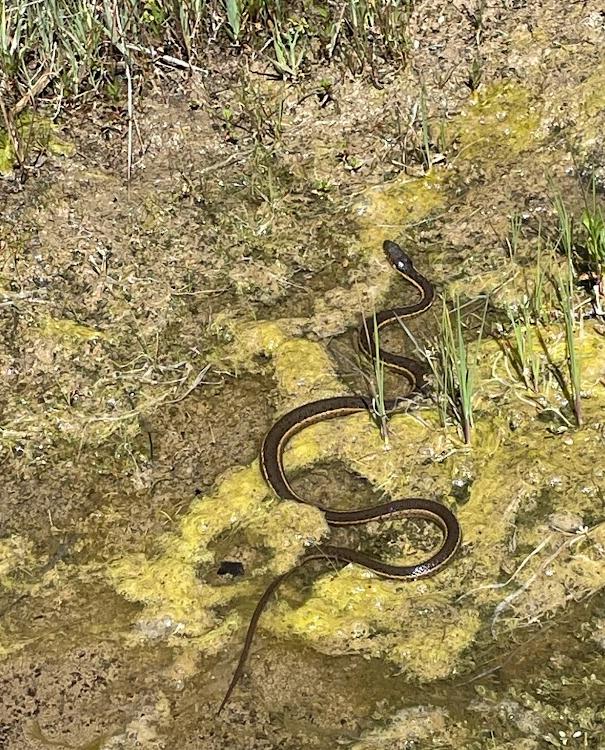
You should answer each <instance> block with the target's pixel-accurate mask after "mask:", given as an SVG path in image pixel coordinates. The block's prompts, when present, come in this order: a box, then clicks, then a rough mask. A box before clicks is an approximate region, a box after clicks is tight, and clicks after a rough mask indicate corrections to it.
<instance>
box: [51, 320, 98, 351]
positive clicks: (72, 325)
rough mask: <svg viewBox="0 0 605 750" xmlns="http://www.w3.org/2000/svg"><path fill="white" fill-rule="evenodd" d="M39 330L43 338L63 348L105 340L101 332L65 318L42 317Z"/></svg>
mask: <svg viewBox="0 0 605 750" xmlns="http://www.w3.org/2000/svg"><path fill="white" fill-rule="evenodd" d="M39 330H40V333H41V334H42V335H43V336H45V337H48V338H52V339H54V340H55V341H57V342H60V343H61V344H62V345H63V346H66V345H74V344H77V343H79V342H81V341H94V340H96V339H105V338H107V335H106V334H105V333H103V332H102V331H99V330H98V329H96V328H92V327H91V326H86V325H83V324H82V323H76V322H75V320H69V319H67V318H51V317H43V318H42V319H41V320H40V323H39Z"/></svg>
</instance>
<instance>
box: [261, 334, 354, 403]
mask: <svg viewBox="0 0 605 750" xmlns="http://www.w3.org/2000/svg"><path fill="white" fill-rule="evenodd" d="M273 355H274V356H273V364H274V367H275V378H276V380H277V385H278V387H279V392H280V394H281V395H282V397H283V398H284V400H285V401H286V402H287V404H288V406H297V405H299V404H301V403H306V402H308V401H314V400H315V399H318V398H327V397H328V396H336V395H342V393H343V386H342V383H341V382H340V381H339V379H338V378H337V376H336V373H335V372H334V368H333V367H332V363H331V361H330V357H329V356H328V354H327V352H326V350H325V348H324V347H323V346H321V344H318V343H316V342H313V341H307V340H305V339H296V340H288V341H285V342H284V343H283V344H281V345H280V346H278V347H276V348H275V349H274V351H273Z"/></svg>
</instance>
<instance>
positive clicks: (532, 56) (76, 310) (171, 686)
mask: <svg viewBox="0 0 605 750" xmlns="http://www.w3.org/2000/svg"><path fill="white" fill-rule="evenodd" d="M604 30H605V3H602V2H597V1H593V2H584V3H570V4H567V5H565V6H562V5H561V3H558V2H554V0H552V1H548V0H545V1H544V2H540V3H525V2H513V1H511V2H505V3H502V2H492V1H491V0H488V1H487V2H484V3H479V4H477V3H467V2H455V3H452V2H435V0H431V2H429V1H428V0H426V1H420V2H417V3H415V7H414V10H413V12H412V16H411V21H410V25H409V29H408V32H407V33H408V35H409V40H410V51H409V59H408V60H407V64H406V66H405V67H404V66H401V67H399V68H393V67H392V66H389V65H387V64H385V65H384V68H381V69H380V70H378V71H375V73H377V74H378V75H377V76H376V75H374V76H373V80H369V79H368V78H366V77H364V76H360V77H357V78H353V77H352V76H351V75H349V74H345V73H343V72H342V71H341V70H338V69H336V68H325V69H314V70H312V71H310V72H309V74H308V75H307V76H305V77H303V78H302V80H300V81H298V82H287V81H278V80H275V79H272V78H270V77H267V76H266V75H264V74H263V73H265V72H266V71H248V72H243V71H242V69H240V67H239V66H238V65H236V64H235V63H233V65H229V66H223V67H221V63H220V61H217V63H216V65H215V68H214V69H213V70H212V72H211V73H210V74H208V75H203V74H199V75H198V74H194V75H192V76H188V77H184V76H182V75H181V74H180V73H177V72H166V71H163V72H162V74H161V76H160V75H158V77H157V80H155V81H154V86H153V89H151V88H150V89H149V90H148V91H147V92H146V93H141V94H140V96H139V98H138V99H137V102H136V120H137V134H138V135H137V142H136V153H135V159H134V169H133V176H132V180H131V181H130V183H128V182H127V180H126V148H127V146H126V122H125V120H124V118H123V117H121V116H120V114H119V113H116V112H115V111H114V110H112V109H111V107H109V105H107V104H104V103H103V102H101V101H99V102H96V103H89V104H87V105H86V107H85V108H84V107H83V108H82V109H80V110H76V111H71V112H70V113H69V114H65V116H64V117H63V119H62V120H61V121H60V122H59V123H57V130H56V137H57V139H60V140H61V142H64V143H66V144H69V146H70V149H69V151H70V152H71V153H70V154H69V155H68V156H50V155H49V156H48V158H47V159H46V161H45V162H44V163H43V164H41V165H38V166H37V167H36V168H35V169H34V168H32V169H31V170H30V171H29V172H28V173H27V175H26V176H27V179H26V180H25V181H23V180H22V179H21V177H22V175H18V174H17V173H11V174H7V175H5V176H3V178H2V179H1V180H0V199H1V201H2V206H3V208H2V212H1V215H0V369H1V372H2V383H3V387H2V388H1V389H0V425H1V433H0V462H1V463H2V467H3V482H2V489H1V490H0V696H1V697H0V747H6V748H10V749H11V750H13V749H14V750H22V749H26V748H27V749H28V750H29V749H30V748H31V749H35V750H38V749H41V748H47V747H55V748H63V747H65V748H79V749H81V750H84V749H85V748H86V749H92V748H98V749H99V750H100V749H101V748H103V749H107V750H109V749H117V748H157V749H158V750H160V749H162V750H163V749H168V748H183V749H187V748H200V749H202V750H223V749H226V748H229V750H240V749H241V750H244V748H245V749H246V750H252V749H259V750H260V749H261V748H281V749H282V750H298V749H299V748H303V747H304V748H307V747H309V748H318V750H324V749H325V750H328V748H330V749H331V748H333V747H335V746H336V745H345V746H348V747H351V748H353V750H379V749H380V748H383V747H384V748H386V747H388V748H389V749H390V750H397V749H398V748H402V749H403V748H436V747H442V748H445V747H452V748H460V747H464V748H468V749H469V750H471V749H472V748H477V750H480V749H483V748H494V749H495V748H513V747H514V748H527V750H531V749H532V748H546V747H583V748H584V747H586V748H600V747H603V746H604V744H605V713H604V711H603V706H604V705H605V674H604V672H603V667H602V659H603V656H602V652H603V648H605V645H604V644H605V636H604V635H603V633H604V632H605V599H604V594H603V589H604V587H605V574H604V573H603V570H605V566H604V564H603V563H604V561H603V555H604V553H603V550H604V549H605V538H603V529H602V527H601V524H602V523H603V520H604V517H605V479H604V469H603V468H602V460H601V457H602V450H603V446H602V444H603V440H604V437H603V435H604V431H603V419H602V413H603V412H602V409H603V406H604V405H605V403H604V402H605V394H604V393H603V391H604V389H603V383H604V382H605V380H603V377H604V376H605V353H604V349H605V339H604V338H603V334H602V331H601V330H600V329H599V323H598V321H597V322H596V323H595V321H592V320H588V321H587V322H586V331H585V333H584V334H583V335H584V338H583V339H582V341H583V342H584V343H583V344H582V346H583V347H584V349H583V352H584V356H585V361H586V365H585V368H584V371H583V377H584V380H585V385H586V393H585V394H583V396H585V409H586V414H585V423H586V424H585V426H584V427H583V428H582V429H578V430H574V429H571V428H570V427H569V426H568V423H569V412H568V411H565V409H566V408H567V406H566V401H565V399H564V398H562V397H561V396H560V394H559V397H556V396H553V395H552V393H554V392H555V391H554V390H551V399H552V405H553V408H552V410H550V411H549V409H543V410H542V411H541V413H540V415H538V414H537V412H536V408H535V404H533V402H531V400H530V401H529V406H528V398H527V394H526V393H523V394H521V396H522V397H519V391H518V388H517V386H516V385H514V384H511V381H510V378H512V376H511V373H510V368H509V371H508V372H503V371H502V369H499V368H502V366H503V365H502V362H503V359H502V353H501V352H500V350H499V349H498V347H497V346H496V345H493V346H492V347H491V348H490V346H491V344H493V341H492V342H491V344H490V343H487V344H486V343H485V342H482V343H483V346H482V348H481V354H480V371H481V372H480V375H479V376H478V378H479V380H480V382H481V383H482V386H483V391H482V394H483V395H480V396H479V398H478V412H477V420H476V421H477V425H476V429H477V432H476V435H477V438H476V439H475V441H474V442H473V446H472V448H467V447H465V446H464V445H463V444H462V443H461V441H460V438H459V436H458V434H457V431H456V428H455V426H453V425H451V424H450V425H449V426H448V427H447V428H443V427H441V426H440V425H439V420H438V413H437V410H436V409H435V408H434V406H432V405H431V402H430V399H429V398H428V397H427V398H425V399H421V398H419V399H418V402H417V404H416V406H413V407H412V408H411V409H410V413H409V414H406V415H403V416H401V417H400V418H399V419H398V420H397V419H394V420H393V427H392V449H391V451H390V452H385V451H384V449H383V446H382V444H381V441H380V438H379V437H378V436H377V434H376V433H377V431H376V430H374V429H372V428H371V427H370V426H369V424H368V420H367V419H365V420H363V419H360V420H358V421H357V422H355V421H354V420H353V421H352V423H351V426H350V427H349V426H347V427H345V426H343V425H341V424H340V423H338V424H336V423H331V424H329V425H319V426H318V427H317V429H316V428H315V427H314V428H312V430H309V431H308V432H309V436H307V437H302V436H301V439H300V440H298V441H297V442H296V443H295V444H294V447H293V449H292V451H291V452H290V453H289V454H288V465H289V467H290V468H291V469H292V472H293V476H294V478H295V480H294V484H295V486H296V488H297V490H298V491H299V492H300V493H301V494H303V495H304V496H305V497H307V496H308V497H310V498H312V499H313V500H315V501H324V500H325V498H326V497H329V498H330V503H331V504H332V505H333V506H334V507H351V506H352V505H353V504H356V505H359V506H364V505H368V504H371V503H372V502H376V501H378V499H379V498H381V497H382V496H383V495H384V494H386V495H388V496H400V495H401V493H404V494H410V495H420V496H427V497H435V498H436V499H439V500H441V501H443V502H446V503H447V504H448V505H450V506H451V507H452V508H453V509H454V510H455V512H456V513H457V515H458V518H459V519H460V522H461V525H462V527H463V533H464V540H465V542H464V545H463V548H462V551H461V553H460V555H459V557H458V558H457V559H456V561H454V563H452V565H451V566H450V567H448V569H447V570H445V571H444V572H443V574H442V575H439V576H438V577H436V578H434V579H431V580H430V581H429V582H427V583H424V582H417V583H414V584H410V585H409V587H408V586H406V585H403V584H401V583H397V582H392V581H383V580H378V579H376V578H374V577H372V576H371V575H368V574H367V571H359V570H357V571H351V570H350V568H351V567H352V566H349V568H347V569H346V570H343V571H336V570H331V569H329V570H326V569H325V568H324V569H322V568H321V567H316V568H312V569H311V568H309V570H303V571H301V572H299V573H297V574H296V575H294V576H292V577H291V578H290V579H289V581H288V583H287V584H286V585H285V586H284V587H283V589H282V590H281V591H280V594H279V597H278V600H277V601H276V602H274V603H272V604H271V605H270V607H269V609H268V611H267V613H266V615H265V616H264V618H263V620H262V621H261V627H260V628H259V632H258V635H257V638H256V640H255V643H254V647H253V653H252V655H251V658H250V661H249V663H248V666H247V668H246V671H245V675H244V677H243V679H242V680H241V683H240V684H239V686H238V687H237V689H236V691H235V692H234V695H233V698H232V700H231V701H230V703H229V704H228V705H227V706H226V708H225V709H224V711H223V712H222V713H221V714H220V716H217V715H216V709H217V707H218V705H219V704H220V701H221V699H222V696H223V694H224V691H225V689H226V687H227V684H228V681H229V679H230V677H231V674H232V671H233V669H234V667H235V663H236V659H237V656H238V654H239V649H240V647H241V645H242V642H243V638H244V628H245V625H246V621H247V618H248V617H249V616H250V614H251V612H252V608H253V606H254V603H255V602H256V601H257V600H258V597H259V596H260V595H261V593H262V591H263V588H264V586H266V585H267V584H268V583H269V582H270V580H272V578H273V577H274V576H275V575H276V574H279V573H282V572H285V570H287V569H288V568H289V567H291V566H292V565H293V564H294V562H295V561H296V559H297V557H298V556H299V555H300V554H301V552H302V551H303V549H304V548H305V546H306V545H309V544H315V543H317V542H319V541H320V540H321V539H322V538H325V535H326V534H327V528H326V526H325V523H324V521H323V519H322V516H321V514H320V513H319V512H318V511H316V510H314V509H312V508H306V507H305V508H302V507H301V506H299V505H297V504H293V503H283V504H279V503H277V501H276V500H275V499H273V498H271V496H270V493H269V492H268V490H267V489H266V486H265V485H264V483H263V481H262V477H261V475H260V472H259V470H258V464H257V462H256V459H257V456H258V450H259V445H260V443H261V441H262V438H263V436H264V434H265V433H266V431H267V430H268V429H269V427H270V426H271V425H272V424H273V422H274V421H275V419H276V418H277V417H278V416H279V414H281V413H283V412H284V411H285V410H286V409H287V408H290V407H291V406H294V405H297V404H300V403H305V402H307V401H310V400H313V399H315V398H321V397H324V396H328V395H334V394H337V393H346V392H351V391H352V392H359V391H360V390H362V389H363V390H365V389H366V388H367V385H366V381H365V380H364V377H363V376H362V375H360V368H363V367H364V365H363V363H361V362H360V360H359V357H358V355H357V353H356V350H355V344H354V342H355V331H356V329H357V326H358V324H359V320H360V318H361V315H362V314H368V313H369V312H371V310H372V309H373V308H372V306H374V307H375V308H376V309H381V308H382V307H385V306H390V305H392V304H401V303H402V300H404V303H405V301H406V300H407V299H408V298H407V297H406V294H408V291H407V290H405V289H403V288H402V283H401V281H400V280H399V279H397V278H396V275H395V274H393V273H392V272H391V270H390V269H389V268H388V265H387V264H386V263H385V262H384V260H383V258H382V255H381V250H380V247H381V244H382V241H383V240H384V239H386V238H391V239H395V240H397V241H399V242H401V243H402V244H404V245H405V246H406V248H408V249H409V252H410V255H412V257H413V258H414V261H415V263H416V265H417V266H418V267H419V268H420V269H421V270H422V271H423V272H424V273H426V274H427V275H428V276H429V277H430V278H431V280H433V281H434V283H435V286H436V288H437V289H438V291H440V292H443V293H444V294H445V293H447V294H448V295H455V294H458V295H460V299H461V300H462V301H463V303H466V302H469V303H470V304H469V306H468V309H467V318H466V320H467V323H468V330H469V332H472V331H473V329H475V332H476V327H477V320H478V317H479V316H480V315H481V312H482V310H483V305H484V301H485V298H486V296H489V312H488V314H489V316H490V321H491V320H492V319H493V320H494V321H497V320H501V319H503V312H502V311H503V310H505V309H506V306H507V305H510V304H513V303H515V304H516V303H517V302H518V300H519V299H521V297H522V295H523V293H524V284H525V281H526V279H527V274H528V273H530V274H531V273H533V269H534V267H535V263H536V255H537V252H538V250H537V247H538V238H539V237H541V238H543V239H544V240H545V241H547V240H548V239H553V238H554V237H556V234H557V230H556V226H557V224H556V218H555V211H554V208H553V202H552V201H553V195H554V194H555V193H556V192H557V191H558V192H560V193H561V194H562V195H563V196H564V197H565V200H566V201H567V202H568V205H569V208H570V210H571V211H572V212H574V213H575V214H576V215H579V212H581V210H582V205H583V195H584V194H585V192H586V190H587V188H588V186H589V180H590V179H591V178H594V180H595V185H596V186H597V188H598V191H599V198H600V191H601V189H602V187H603V183H604V174H603V147H604V140H603V133H604V132H605V129H604V128H603V125H604V124H605V115H604V114H603V106H602V104H603V102H602V93H601V92H602V90H603V84H604V83H605V60H604V58H603V54H602V46H603V45H602V38H603V31H604ZM325 80H329V81H330V82H331V86H330V92H331V93H330V97H329V98H328V99H327V100H326V99H325V97H320V96H318V95H317V94H316V93H315V92H317V91H318V89H319V88H321V86H320V83H321V81H325ZM322 90H325V87H324V88H323V89H322ZM261 105H262V107H263V109H264V111H265V112H269V113H272V115H271V121H270V122H269V118H267V117H265V118H264V119H263V118H261V121H260V123H259V120H258V117H257V116H256V115H257V114H258V107H259V106H261ZM422 107H426V111H427V115H426V117H427V123H428V137H424V136H423V123H422V117H421V115H420V114H419V112H420V111H421V109H422ZM226 108H229V109H230V110H231V111H232V112H233V113H235V114H234V117H233V118H231V119H229V121H225V118H224V115H223V113H224V111H225V109H226ZM427 123H425V126H426V124H427ZM109 125H111V127H109ZM425 129H426V127H425ZM425 135H426V134H425ZM427 150H428V153H429V154H430V161H431V162H432V163H431V164H430V165H428V164H427V158H428V157H427ZM429 166H430V168H429ZM583 191H584V192H583ZM512 216H519V217H520V220H521V227H522V229H521V237H520V240H519V245H518V247H517V248H516V249H515V252H514V253H511V252H510V247H507V244H506V240H507V238H508V239H509V240H510V225H511V217H512ZM511 255H512V256H513V257H511ZM528 269H529V271H528ZM411 294H412V292H410V298H411ZM435 308H436V311H435V314H434V315H433V316H432V317H431V316H430V315H429V316H426V318H422V319H418V320H416V321H414V323H413V325H412V326H411V328H412V332H413V333H414V334H415V335H417V336H421V335H424V334H426V335H429V336H430V335H432V333H434V332H435V331H436V330H437V329H438V320H439V316H440V314H441V313H440V308H439V305H436V306H435ZM551 334H552V337H553V338H552V341H553V342H557V341H560V338H557V335H558V334H557V331H556V330H553V331H549V332H548V334H547V335H548V336H550V335H551ZM469 335H470V334H469ZM400 338H401V337H398V338H397V341H399V340H400ZM550 340H551V339H549V341H550ZM388 341H389V345H393V344H392V343H391V340H388ZM554 345H555V344H554V343H553V346H554ZM406 346H408V347H411V344H409V342H408V343H407V344H406ZM366 372H367V368H366ZM512 380H514V378H512ZM503 383H504V385H503ZM401 387H402V386H401V382H400V380H399V379H397V378H395V377H392V376H389V379H388V380H387V390H388V391H389V392H393V390H395V389H398V388H401ZM550 387H551V386H549V388H550ZM552 388H553V389H554V386H553V387H552ZM557 399H558V400H557ZM553 414H554V416H553ZM566 415H567V417H568V419H567V420H566ZM406 528H407V529H408V530H409V528H410V527H409V526H406ZM333 538H336V539H338V541H339V542H341V543H348V544H356V540H357V539H360V540H361V543H362V545H365V549H368V550H370V551H371V552H372V553H374V554H377V555H379V554H380V553H381V552H384V553H385V554H387V555H389V556H391V557H392V558H394V559H398V558H399V556H401V555H403V554H404V553H405V554H406V555H407V554H408V553H410V552H414V551H416V553H417V554H418V552H419V551H420V553H422V552H425V551H426V547H427V543H428V542H427V539H428V541H429V542H430V541H431V539H432V537H431V536H430V535H428V536H427V529H425V527H424V525H423V524H417V525H416V526H412V527H411V531H410V533H409V534H405V535H404V534H400V533H399V532H398V530H397V527H396V526H395V528H394V527H393V525H389V527H388V528H386V529H384V528H382V529H373V528H370V529H367V530H365V531H364V532H363V533H361V535H359V534H356V533H355V532H353V531H347V532H340V537H338V536H334V537H333ZM381 540H382V541H381ZM383 546H384V547H385V548H386V550H384V549H383ZM225 560H228V561H235V562H241V563H242V565H243V575H241V576H239V575H236V576H233V577H231V576H223V575H219V573H218V572H217V571H218V569H219V567H220V565H221V563H222V562H223V561H225ZM509 579H510V580H511V581H514V583H513V586H512V588H511V586H510V584H508V583H507V582H508V581H509Z"/></svg>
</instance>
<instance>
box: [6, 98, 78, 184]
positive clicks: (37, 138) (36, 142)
mask: <svg viewBox="0 0 605 750" xmlns="http://www.w3.org/2000/svg"><path fill="white" fill-rule="evenodd" d="M15 132H16V136H17V141H18V143H19V148H20V149H25V148H27V149H28V151H29V153H33V152H35V151H40V152H47V153H50V154H56V155H59V156H71V155H72V154H73V153H74V152H75V146H74V145H73V144H72V143H68V142H67V141H64V140H63V139H61V138H59V136H58V135H57V133H58V132H59V128H58V127H57V126H56V125H55V124H54V123H53V122H52V120H49V119H48V118H46V117H39V116H37V115H36V116H34V115H32V114H30V113H26V114H23V115H21V116H20V117H19V118H17V122H16V123H15ZM21 156H23V154H22V155H21ZM15 161H16V154H15V149H14V143H13V140H12V139H11V138H10V137H9V135H8V133H7V132H6V130H4V129H0V174H6V173H8V172H10V170H11V169H12V167H13V166H14V163H15Z"/></svg>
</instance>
